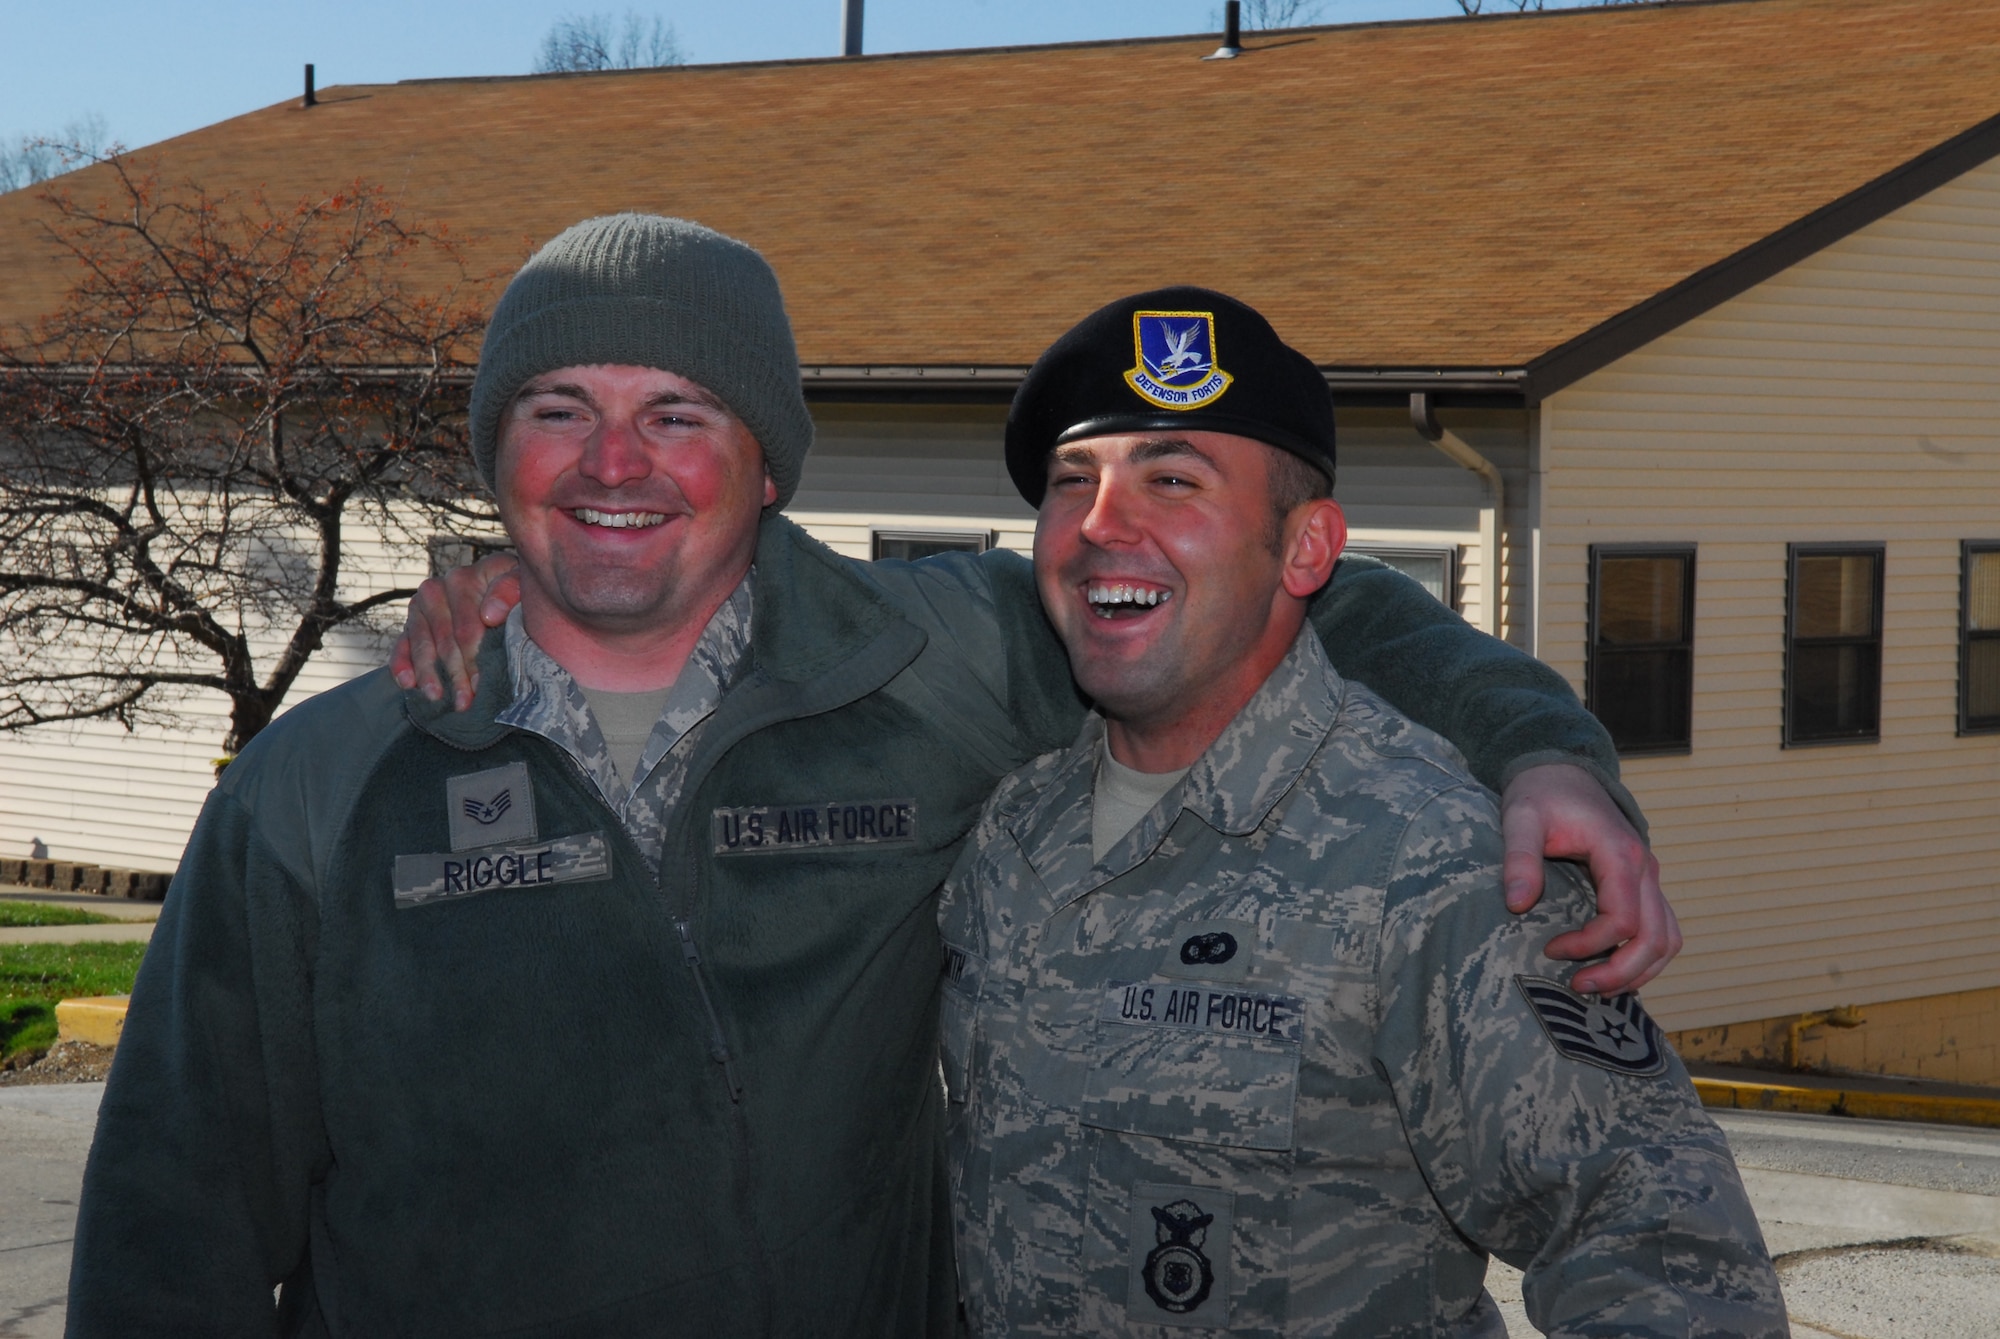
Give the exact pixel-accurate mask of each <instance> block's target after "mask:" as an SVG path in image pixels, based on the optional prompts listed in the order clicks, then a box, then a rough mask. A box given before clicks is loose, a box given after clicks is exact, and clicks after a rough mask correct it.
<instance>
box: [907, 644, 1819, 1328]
mask: <svg viewBox="0 0 2000 1339" xmlns="http://www.w3.org/2000/svg"><path fill="white" fill-rule="evenodd" d="M1101 733H1102V723H1101V722H1099V721H1093V722H1092V723H1091V724H1090V725H1088V726H1086V728H1085V731H1084V734H1083V738H1082V739H1080V740H1079V741H1078V742H1077V743H1076V744H1075V745H1074V746H1073V747H1072V748H1070V749H1068V750H1066V751H1064V752H1061V753H1056V754H1051V755H1049V756H1047V757H1045V758H1042V759H1040V760H1038V761H1037V762H1035V763H1033V764H1030V765H1029V766H1028V767H1025V768H1023V769H1022V770H1020V771H1018V772H1016V773H1015V774H1014V775H1013V776H1012V777H1010V778H1009V779H1008V780H1007V781H1005V782H1003V783H1002V785H1001V787H1000V789H999V790H998V791H997V792H996V793H995V795H994V798H993V799H992V801H991V802H990V803H989V804H988V806H987V808H986V811H985V813H984V815H983V816H982V818H981V820H980V822H979V825H978V827H977V828H976V829H975V830H974V834H973V842H972V844H971V845H970V846H968V848H967V853H966V855H965V856H964V857H963V858H962V859H961V861H960V863H959V866H958V868H957V870H956V871H955V872H954V875H953V877H952V878H951V880H949V881H948V883H947V886H946V890H945V893H944V900H943V908H942V913H941V925H942V929H943V933H944V938H945V942H946V990H945V1003H944V1021H943V1030H944V1050H945V1067H946V1086H947V1089H948V1092H949V1097H950V1115H949V1117H948V1119H949V1121H950V1124H951V1145H950V1147H951V1157H952V1176H953V1180H954V1197H955V1212H956V1217H957V1222H958V1231H959V1257H960V1272H961V1276H962V1282H961V1287H962V1290H963V1292H964V1294H965V1301H966V1310H967V1314H968V1318H969V1320H970V1322H971V1325H972V1328H973V1330H974V1331H975V1332H976V1333H978V1334H982V1335H1007V1336H1029V1335H1058V1334H1060V1335H1090V1336H1109V1335H1128V1334H1149V1335H1158V1334H1165V1333H1171V1332H1174V1331H1173V1330H1171V1329H1169V1330H1163V1329H1161V1328H1159V1327H1163V1326H1164V1327H1182V1328H1188V1329H1198V1330H1210V1331H1220V1330H1226V1331H1227V1332H1228V1333H1230V1334H1238V1335H1257V1336H1278V1335H1284V1336H1301V1335H1332V1334H1340V1335H1357V1336H1371V1337H1373V1336H1388V1335H1461V1334H1490V1335H1504V1334H1505V1330H1504V1328H1502V1327H1501V1325H1500V1321H1499V1317H1498V1314H1497V1312H1496V1310H1495V1308H1494V1306H1493V1304H1492V1301H1491V1299H1490V1298H1489V1297H1487V1295H1486V1294H1485V1291H1484V1288H1483V1285H1482V1280H1483V1277H1484V1274H1485V1269H1486V1260H1485V1254H1486V1253H1487V1252H1491V1253H1492V1254H1495V1255H1498V1256H1500V1257H1501V1258H1503V1259H1505V1260H1508V1261H1509V1262H1510V1263H1513V1264H1515V1265H1517V1266H1519V1267H1522V1268H1525V1269H1526V1270H1527V1278H1526V1281H1525V1294H1526V1299H1527V1304H1528V1311H1529V1315H1530V1317H1531V1318H1532V1319H1533V1320H1534V1321H1535V1323H1536V1324H1537V1325H1539V1326H1541V1327H1542V1328H1543V1329H1544V1330H1546V1331H1548V1332H1549V1333H1554V1334H1573V1335H1582V1334H1593V1335H1597V1334H1618V1335H1644V1336H1651V1335H1660V1336H1666V1335H1674V1336H1680V1335H1697V1334H1700V1335H1718V1336H1720V1335H1732V1336H1736V1335H1767V1334H1768V1335H1780V1334H1783V1333H1784V1332H1785V1321H1784V1311H1783V1306H1782V1303H1781V1301H1780V1299H1779V1294H1778V1287H1777V1281H1776V1277H1775V1275H1774V1273H1773V1271H1772V1268H1771V1263H1770V1260H1769V1258H1768V1256H1767V1254H1766V1252H1765V1249H1764V1245H1763V1241H1762V1237H1761V1235H1760V1233H1759V1230H1758V1227H1757V1223H1756V1220H1755V1218H1754V1217H1753V1216H1752V1214H1751V1211H1750V1206H1749V1204H1748V1202H1747V1200H1746V1199H1745V1197H1744V1193H1743V1189H1742V1185H1741V1183H1740V1181H1739V1179H1738V1176H1737V1173H1736V1168H1735V1164H1734V1162H1733V1161H1732V1160H1731V1158H1730V1155H1729V1151H1728V1148H1727V1146H1726V1145H1725V1144H1724V1142H1723V1139H1722V1135H1721V1133H1720V1132H1719V1131H1718V1130H1717V1129H1716V1128H1715V1126H1714V1124H1713V1123H1712V1122H1711V1121H1709V1120H1708V1118H1707V1117H1706V1116H1705V1115H1703V1113H1702V1111H1701V1107H1700V1104H1699V1102H1698V1101H1697V1099H1696V1097H1695V1094H1694V1091H1693V1089H1692V1086H1691V1085H1690V1084H1689V1082H1688V1079H1687V1076H1686V1073H1685V1072H1684V1071H1683V1070H1682V1068H1681V1066H1680V1063H1679V1061H1678V1060H1677V1059H1676V1058H1675V1057H1674V1056H1673V1054H1672V1053H1671V1051H1669V1050H1668V1049H1667V1047H1666V1044H1665V1042H1664V1040H1663V1039H1662V1037H1661V1035H1660V1033H1659V1031H1658V1029H1657V1028H1656V1027H1654V1025H1653V1023H1652V1021H1651V1020H1650V1019H1648V1018H1647V1017H1646V1016H1645V1014H1644V1013H1643V1012H1642V1011H1640V1009H1639V1007H1638V1004H1637V1001H1636V1000H1633V999H1631V998H1630V997H1624V998H1621V999H1619V1000H1615V1001H1611V1002H1608V1003H1598V1002H1596V1001H1594V1000H1589V999H1584V998H1580V997H1578V996H1575V995H1572V994H1570V993H1569V992H1568V991H1567V990H1566V989H1565V988H1564V986H1563V984H1562V982H1561V981H1560V980H1554V979H1551V978H1552V977H1554V976H1557V975H1567V968H1565V967H1561V966H1559V965H1558V964H1555V963H1552V962H1550V961H1549V960H1548V959H1546V958H1544V957H1543V956H1542V952H1541V948H1542V945H1543V944H1545V943H1547V942H1548V940H1549V939H1550V938H1551V937H1553V936H1554V935H1555V934H1557V933H1559V932H1560V931H1562V930H1564V929H1567V928H1569V927H1570V926H1571V925H1573V924H1577V923H1580V922H1581V921H1582V920H1584V919H1585V918H1586V917H1587V916H1588V915H1589V914H1590V910H1591V901H1590V894H1589V892H1588V889H1587V887H1586V886H1585V884H1584V883H1583V881H1582V880H1581V879H1579V878H1577V877H1576V876H1575V875H1574V874H1573V873H1572V872H1571V871H1569V870H1568V869H1567V868H1566V867H1562V866H1551V867H1550V875H1549V890H1548V895H1547V896H1545V897H1544V899H1543V901H1542V903H1541V905H1540V906H1538V907H1537V908H1536V909H1535V910H1534V911H1533V912H1532V913H1530V914H1528V915H1526V916H1518V917H1517V916H1510V915H1509V914H1508V913H1507V911H1506V910H1505V908H1504V907H1503V905H1502V901H1501V896H1500V891H1499V883H1500V879H1499V865H1500V859H1501V844H1500V832H1499V823H1498V817H1497V813H1496V809H1495V805H1494V802H1493V797H1492V796H1491V794H1490V793H1489V792H1487V791H1485V790H1483V789H1481V788H1480V787H1478V786H1477V784H1476V783H1474V782H1472V781H1471V780H1470V778H1469V777H1468V776H1467V775H1466V772H1465V770H1464V765H1463V763H1462V762H1461V761H1460V760H1459V758H1458V756H1457V754H1456V753H1454V752H1453V751H1452V749H1451V747H1450V746H1449V745H1448V744H1446V743H1445V742H1444V741H1442V740H1441V739H1439V738H1438V737H1437V736H1435V735H1433V734H1431V733H1430V732H1429V731H1428V730H1425V729H1424V728H1423V727H1421V726H1418V725H1415V724H1414V723H1412V722H1411V721H1409V720H1408V719H1406V718H1405V717H1403V716H1401V715H1399V714H1397V713H1396V712H1395V711H1394V710H1393V709H1392V708H1390V707H1389V706H1388V705H1387V704H1386V703H1385V702H1383V701H1382V700H1381V699H1380V698H1379V697H1377V696H1375V695H1374V694H1373V693H1370V692H1369V691H1368V690H1367V689H1365V688H1363V687H1361V686H1359V685H1357V684H1350V683H1345V682H1343V681H1342V680H1341V679H1340V678H1339V676H1338V675H1336V674H1335V673H1334V672H1333V670H1332V669H1331V667H1330V666H1329V665H1328V664H1327V662H1326V659H1325V656H1324V654H1323V653H1322V652H1321V650H1320V647H1319V645H1318V644H1317V642H1315V641H1314V639H1313V638H1312V637H1311V636H1309V635H1307V636H1302V637H1301V638H1300V639H1299V641H1298V643H1297V644H1296V645H1295V646H1294V648H1293V650H1292V652H1291V654H1290V656H1289V657H1288V658H1287V660H1286V661H1285V662H1284V663H1283V664H1282V665H1281V666H1280V667H1279V669H1278V670H1277V671H1276V672H1275V673H1274V674H1273V675H1272V676H1271V678H1270V679H1269V680H1268V681H1267V682H1266V683H1265V685H1264V687H1263V689H1262V690H1261V691H1260V692H1259V694H1258V695H1257V697H1256V698H1254V699H1253V700H1252V701H1251V703H1250V704H1249V705H1248V706H1247V707H1245V709H1244V710H1243V711H1242V712H1241V713H1240V714H1239V715H1238V717H1237V718H1236V720H1235V721H1234V722H1233V723H1232V724H1231V725H1230V726H1229V727H1228V729H1227V730H1225V731H1224V733H1223V734H1222V736H1221V737H1220V738H1219V739H1218V740H1217V741H1216V742H1215V744H1214V745H1213V746H1211V747H1210V749H1209V750H1208V752H1207V753H1206V754H1204V755H1203V756H1202V758H1201V759H1200V760H1198V761H1197V762H1196V763H1195V765H1194V766H1193V768H1192V769H1191V770H1190V771H1189V773H1188V775H1187V777H1186V778H1185V779H1184V780H1183V781H1182V782H1181V784H1180V785H1179V786H1177V787H1176V788H1175V789H1174V790H1173V791H1170V792H1169V793H1168V794H1167V796H1166V797H1165V798H1164V799H1163V800H1162V801H1161V803H1160V805H1159V806H1158V807H1157V808H1156V809H1155V810H1154V811H1153V812H1152V813H1151V814H1149V815H1148V816H1147V817H1146V818H1144V819H1142V820H1141V822H1140V824H1139V826H1138V827H1137V828H1136V829H1134V831H1133V832H1132V833H1130V834H1129V835H1128V836H1127V837H1126V838H1125V839H1124V840H1123V841H1122V842H1121V843H1120V844H1119V845H1117V846H1115V847H1114V848H1113V849H1112V850H1111V851H1110V852H1109V853H1108V854H1107V856H1106V857H1105V859H1104V861H1103V863H1102V864H1097V865H1094V864H1093V862H1092V859H1091V824H1090V813H1091V787H1092V780H1093V771H1094V761H1095V759H1096V757H1097V753H1098V741H1099V738H1100V737H1101Z"/></svg>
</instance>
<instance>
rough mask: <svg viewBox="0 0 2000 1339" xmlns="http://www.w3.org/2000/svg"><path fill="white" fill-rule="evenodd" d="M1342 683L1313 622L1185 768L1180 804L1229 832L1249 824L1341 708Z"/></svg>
mask: <svg viewBox="0 0 2000 1339" xmlns="http://www.w3.org/2000/svg"><path fill="white" fill-rule="evenodd" d="M1345 692H1346V685H1345V684H1344V683H1343V682H1342V681H1341V678H1340V676H1339V675H1338V674H1336V673H1334V671H1333V665H1332V663H1331V662H1329V661H1328V660H1327V658H1326V651H1325V650H1324V649H1323V648H1322V647H1321V646H1320V644H1319V637H1318V635H1317V634H1315V633H1314V632H1313V630H1312V627H1311V625H1307V626H1306V627H1303V628H1301V629H1299V635H1298V639H1297V640H1296V641H1294V642H1293V643H1292V649H1291V651H1290V652H1289V653H1287V654H1286V656H1285V658H1284V659H1283V660H1282V661H1280V662H1279V663H1278V668H1276V669H1274V670H1272V671H1271V677H1269V678H1268V679H1266V680H1264V686H1263V687H1261V688H1259V689H1258V690H1257V695H1256V696H1255V697H1253V698H1251V699H1250V701H1249V702H1248V703H1246V704H1245V705H1244V707H1243V710H1241V711H1239V712H1237V713H1236V718H1235V719H1234V720H1232V721H1231V722H1230V723H1229V724H1228V725H1226V726H1224V727H1223V731H1222V733H1221V734H1220V735H1218V736H1217V737H1216V740H1215V742H1214V743H1213V744H1210V745H1209V746H1208V749H1207V751H1206V752H1204V753H1203V754H1202V755H1201V757H1199V758H1197V759H1195V763H1194V766H1193V767H1191V768H1189V769H1188V774H1187V780H1186V781H1184V782H1183V783H1182V791H1181V806H1182V807H1183V808H1185V809H1187V810H1188V811H1189V812H1191V813H1195V814H1199V815H1200V816H1201V817H1202V818H1203V819H1204V820H1205V821H1206V822H1207V823H1208V825H1209V826H1210V827H1212V828H1214V829H1215V830H1216V831H1218V832H1226V833H1229V834H1230V835H1231V836H1238V837H1240V836H1242V835H1244V834H1245V833H1249V832H1254V831H1256V830H1257V828H1258V826H1259V825H1260V824H1262V823H1263V821H1264V818H1265V816H1266V815H1268V814H1269V813H1270V812H1271V808H1272V806H1273V805H1275V804H1277V802H1278V801H1279V800H1281V799H1283V798H1284V797H1285V795H1286V793H1287V792H1289V791H1290V790H1291V788H1292V787H1293V786H1295V785H1297V784H1298V780H1299V777H1300V776H1302V775H1303V774H1304V773H1305V770H1306V764H1307V763H1309V762H1311V761H1312V756H1313V754H1314V753H1316V752H1318V751H1319V746H1320V745H1321V744H1323V743H1325V742H1326V736H1327V732H1328V731H1330V730H1332V729H1333V722H1334V718H1335V717H1336V716H1337V715H1339V713H1340V702H1341V698H1342V697H1343V696H1345Z"/></svg>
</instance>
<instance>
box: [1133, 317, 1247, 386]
mask: <svg viewBox="0 0 2000 1339" xmlns="http://www.w3.org/2000/svg"><path fill="white" fill-rule="evenodd" d="M1132 347H1133V353H1134V357H1135V362H1134V363H1133V366H1132V368H1131V369H1130V370H1129V371H1127V372H1126V373H1125V383H1126V384H1127V385H1128V386H1130V387H1131V388H1132V389H1133V390H1134V391H1136V392H1138V394H1139V395H1140V396H1141V397H1142V398H1144V399H1146V400H1148V401H1150V402H1151V403H1153V404H1156V405H1159V406H1160V407H1161V408H1163V409H1199V408H1201V406H1203V405H1205V404H1208V403H1209V402H1211V401H1213V400H1214V399H1215V398H1216V397H1218V396H1220V395H1221V394H1222V393H1223V392H1224V391H1226V390H1228V389H1229V383H1230V382H1232V381H1234V380H1235V378H1234V377H1232V376H1230V375H1229V373H1227V372H1225V371H1223V370H1222V368H1221V367H1220V366H1218V365H1217V363H1216V351H1215V313H1214V312H1157V311H1141V312H1133V313H1132Z"/></svg>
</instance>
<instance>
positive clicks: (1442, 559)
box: [1355, 549, 1451, 604]
mask: <svg viewBox="0 0 2000 1339" xmlns="http://www.w3.org/2000/svg"><path fill="white" fill-rule="evenodd" d="M1355 552H1357V553H1368V550H1366V549H1357V550H1355ZM1369 556H1370V557H1372V558H1380V559H1381V560H1382V561H1383V562H1385V563H1387V564H1389V566H1391V567H1393V568H1395V569H1396V570H1397V571H1398V572H1401V573H1402V574H1403V575H1404V576H1406V577H1409V578H1410V579H1411V580H1412V581H1415V582H1416V583H1417V584H1418V585H1419V586H1422V587H1423V588H1424V589H1425V590H1427V591H1429V592H1430V593H1431V594H1432V595H1433V596H1434V597H1436V598H1437V599H1438V600H1439V601H1440V602H1442V603H1445V604H1449V603H1451V593H1450V592H1449V591H1447V590H1446V589H1445V588H1444V583H1445V578H1446V577H1447V576H1448V575H1450V572H1451V562H1450V559H1448V558H1447V557H1446V556H1445V555H1444V554H1442V553H1370V554H1369Z"/></svg>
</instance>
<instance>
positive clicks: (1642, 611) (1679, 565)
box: [1597, 554, 1688, 646]
mask: <svg viewBox="0 0 2000 1339" xmlns="http://www.w3.org/2000/svg"><path fill="white" fill-rule="evenodd" d="M1687 566H1688V565H1687V559H1686V558H1683V557H1680V556H1679V555H1677V554H1669V555H1666V556H1654V557H1621V558H1612V557H1604V558H1600V559H1598V562H1597V640H1598V643H1599V645H1605V646H1619V645H1631V644H1635V643H1636V644H1643V643H1647V642H1654V643H1658V642H1683V641H1686V640H1687V629H1686V628H1684V627H1682V626H1681V624H1682V622H1683V621H1684V620H1683V618H1682V614H1683V612H1684V608H1685V600H1684V586H1685V583H1686V581H1687Z"/></svg>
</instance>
